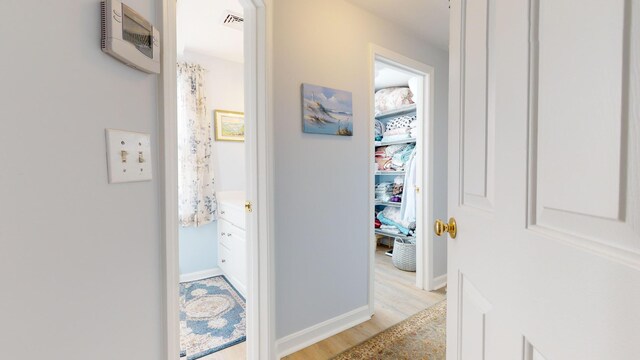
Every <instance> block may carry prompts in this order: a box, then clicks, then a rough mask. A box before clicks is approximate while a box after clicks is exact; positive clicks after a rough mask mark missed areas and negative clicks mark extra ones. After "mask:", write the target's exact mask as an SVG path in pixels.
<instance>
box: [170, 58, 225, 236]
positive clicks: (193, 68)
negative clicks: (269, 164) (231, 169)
mask: <svg viewBox="0 0 640 360" xmlns="http://www.w3.org/2000/svg"><path fill="white" fill-rule="evenodd" d="M204 73H205V69H204V68H202V67H201V66H200V65H197V64H188V63H180V64H178V207H179V208H178V214H179V220H180V225H181V226H183V227H186V226H201V225H205V224H208V223H210V222H212V221H214V220H215V219H216V218H217V211H216V210H217V202H216V193H215V189H214V184H215V180H214V176H213V164H212V158H211V142H212V134H213V132H212V131H211V121H210V120H209V119H208V118H207V109H206V106H205V103H206V98H205V95H204Z"/></svg>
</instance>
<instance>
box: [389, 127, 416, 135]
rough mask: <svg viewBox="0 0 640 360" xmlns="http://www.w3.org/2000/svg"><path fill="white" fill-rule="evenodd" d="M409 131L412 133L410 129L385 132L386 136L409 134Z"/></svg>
mask: <svg viewBox="0 0 640 360" xmlns="http://www.w3.org/2000/svg"><path fill="white" fill-rule="evenodd" d="M409 131H411V128H410V127H403V128H398V129H393V130H389V131H385V132H384V136H392V135H402V134H408V133H409Z"/></svg>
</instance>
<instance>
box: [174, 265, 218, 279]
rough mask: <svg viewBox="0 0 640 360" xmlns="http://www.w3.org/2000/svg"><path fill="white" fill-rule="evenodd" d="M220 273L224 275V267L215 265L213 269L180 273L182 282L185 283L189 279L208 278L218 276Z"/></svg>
mask: <svg viewBox="0 0 640 360" xmlns="http://www.w3.org/2000/svg"><path fill="white" fill-rule="evenodd" d="M218 275H222V269H220V268H219V267H215V268H213V269H207V270H202V271H196V272H192V273H188V274H182V275H180V282H181V283H183V282H188V281H196V280H202V279H206V278H210V277H212V276H218Z"/></svg>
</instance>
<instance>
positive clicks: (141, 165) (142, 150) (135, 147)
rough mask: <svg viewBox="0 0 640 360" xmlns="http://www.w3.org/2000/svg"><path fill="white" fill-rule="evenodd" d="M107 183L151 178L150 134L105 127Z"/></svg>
mask: <svg viewBox="0 0 640 360" xmlns="http://www.w3.org/2000/svg"><path fill="white" fill-rule="evenodd" d="M106 139H107V168H108V170H109V184H115V183H123V182H133V181H147V180H151V178H152V176H151V136H150V135H149V134H143V133H137V132H129V131H122V130H114V129H107V130H106Z"/></svg>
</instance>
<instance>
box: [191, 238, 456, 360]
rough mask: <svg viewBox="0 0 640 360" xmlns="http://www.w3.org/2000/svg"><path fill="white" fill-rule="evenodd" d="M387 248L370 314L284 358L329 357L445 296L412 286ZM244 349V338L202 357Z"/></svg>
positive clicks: (232, 356) (212, 359) (240, 355)
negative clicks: (370, 315)
mask: <svg viewBox="0 0 640 360" xmlns="http://www.w3.org/2000/svg"><path fill="white" fill-rule="evenodd" d="M387 250H388V248H387V247H386V246H378V248H377V249H376V274H375V297H376V299H375V301H376V302H375V315H374V316H373V318H371V320H369V321H367V322H364V323H362V324H360V325H358V326H356V327H353V328H351V329H348V330H345V331H343V332H341V333H339V334H336V335H334V336H332V337H330V338H328V339H326V340H323V341H321V342H319V343H316V344H314V345H311V346H309V347H307V348H305V349H302V350H300V351H298V352H296V353H294V354H291V355H289V356H287V357H285V358H284V359H286V360H326V359H330V358H331V357H333V356H335V355H337V354H339V353H341V352H342V351H344V350H347V349H348V348H350V347H352V346H354V345H357V344H359V343H361V342H363V341H365V340H367V339H368V338H370V337H372V336H373V335H375V334H377V333H379V332H381V331H384V330H386V329H388V328H389V327H391V326H392V325H395V324H397V323H399V322H400V321H402V320H405V319H406V318H408V317H410V316H411V315H414V314H416V313H418V312H420V311H421V310H423V309H426V308H428V307H429V306H431V305H434V304H436V303H438V302H439V301H441V300H443V299H444V298H445V297H446V296H445V290H444V289H441V290H438V291H434V292H427V291H423V290H418V289H417V288H416V287H415V283H416V274H415V273H412V272H406V271H402V270H398V269H397V268H396V267H395V266H393V263H392V262H391V257H389V256H386V255H385V254H384V253H385V251H387ZM246 349H247V346H246V342H245V343H241V344H238V345H236V346H232V347H230V348H227V349H225V350H222V351H219V352H217V353H215V354H211V355H209V356H206V357H203V358H202V360H241V359H245V358H246Z"/></svg>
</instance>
